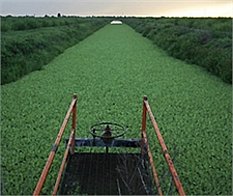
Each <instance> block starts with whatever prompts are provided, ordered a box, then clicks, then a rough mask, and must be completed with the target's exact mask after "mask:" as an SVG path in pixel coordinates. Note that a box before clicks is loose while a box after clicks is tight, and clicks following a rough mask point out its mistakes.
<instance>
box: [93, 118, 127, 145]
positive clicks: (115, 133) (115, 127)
mask: <svg viewBox="0 0 233 196" xmlns="http://www.w3.org/2000/svg"><path fill="white" fill-rule="evenodd" d="M125 131H126V128H125V127H124V126H122V125H120V124H117V123H112V122H101V123H98V124H95V125H92V126H91V128H90V133H91V135H92V136H93V137H94V138H95V137H98V138H101V139H103V140H104V141H108V140H109V141H111V140H113V139H114V138H118V137H121V136H123V135H124V134H125Z"/></svg>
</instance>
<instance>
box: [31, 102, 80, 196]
mask: <svg viewBox="0 0 233 196" xmlns="http://www.w3.org/2000/svg"><path fill="white" fill-rule="evenodd" d="M76 102H77V98H75V97H73V99H72V102H71V104H70V107H69V109H68V111H67V113H66V116H65V119H64V121H63V123H62V126H61V128H60V130H59V133H58V135H57V138H56V140H55V143H54V144H53V147H52V150H51V152H50V154H49V157H48V159H47V162H46V164H45V166H44V169H43V171H42V173H41V176H40V179H39V180H38V182H37V185H36V188H35V190H34V192H33V195H40V192H41V190H42V187H43V185H44V183H45V180H46V177H47V175H48V172H49V170H50V167H51V165H52V163H53V160H54V157H55V154H56V151H57V149H58V146H59V144H60V142H61V138H62V135H63V133H64V131H65V128H66V126H67V123H68V120H69V118H70V114H71V112H72V110H73V107H74V105H75V104H76Z"/></svg>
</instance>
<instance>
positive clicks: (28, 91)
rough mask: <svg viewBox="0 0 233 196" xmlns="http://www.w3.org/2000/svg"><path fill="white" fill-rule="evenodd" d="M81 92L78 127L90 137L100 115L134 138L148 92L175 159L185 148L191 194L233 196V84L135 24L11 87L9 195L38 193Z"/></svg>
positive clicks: (6, 146)
mask: <svg viewBox="0 0 233 196" xmlns="http://www.w3.org/2000/svg"><path fill="white" fill-rule="evenodd" d="M74 92H77V93H78V96H79V101H78V130H77V133H78V134H79V135H80V136H85V137H87V136H89V134H88V132H87V130H88V129H89V127H90V126H91V125H92V124H95V123H97V122H99V121H114V122H118V123H121V124H124V125H128V126H129V128H130V130H133V131H131V132H129V133H127V136H128V137H139V130H140V124H141V112H142V97H143V95H147V96H148V98H149V102H150V105H151V107H152V110H153V112H154V114H155V116H156V119H157V121H158V124H159V127H160V129H161V132H162V134H163V136H164V139H165V141H166V143H167V146H168V148H169V150H170V152H171V156H172V157H174V156H175V155H174V154H175V150H174V146H175V147H176V149H178V150H177V151H176V159H175V166H176V168H177V171H178V173H179V174H180V179H181V181H182V182H183V185H184V189H185V191H186V193H187V194H197V195H204V194H209V195H216V194H224V195H231V194H232V182H231V180H232V172H231V171H232V170H231V166H232V157H231V155H232V154H231V153H232V143H231V142H232V141H231V139H232V135H231V134H232V131H231V129H232V127H231V123H232V121H231V117H232V112H231V111H232V110H231V109H232V107H231V104H232V103H231V101H232V95H231V92H232V87H231V85H229V84H226V83H223V82H222V81H221V80H220V79H218V78H217V77H215V76H212V75H211V74H209V73H207V72H206V71H204V70H203V69H202V68H200V67H196V66H193V65H189V64H186V63H184V62H182V61H179V60H176V59H174V58H171V57H168V56H167V55H166V54H165V52H163V51H162V50H160V49H159V48H157V47H156V46H154V45H153V44H152V43H151V42H150V41H149V40H147V39H145V38H143V37H142V36H141V35H140V34H137V33H135V32H134V31H133V30H132V29H131V28H130V27H128V26H126V25H122V26H110V25H107V26H106V27H104V28H102V29H100V30H99V31H98V32H96V33H94V34H93V35H91V36H90V37H88V38H87V39H85V40H84V41H82V42H80V43H79V44H77V45H75V46H74V47H72V48H69V49H67V50H66V51H65V52H64V53H63V54H61V55H60V56H58V57H57V58H55V59H54V60H53V61H52V62H51V63H49V64H48V65H46V66H45V67H44V69H42V70H41V71H36V72H33V73H31V74H29V75H28V76H25V77H24V78H22V79H21V80H18V81H17V82H14V83H10V84H6V85H3V86H2V97H1V99H2V108H1V118H2V119H1V120H2V130H1V137H2V139H1V146H2V149H1V158H2V160H1V161H2V173H1V174H2V194H32V192H33V189H34V187H35V185H36V183H37V180H38V178H39V175H40V172H41V170H42V168H43V166H44V164H45V161H46V159H47V156H48V153H49V151H50V148H51V145H52V143H53V142H54V140H55V138H56V135H57V132H58V129H59V127H60V125H61V123H62V120H63V118H64V115H65V113H66V110H67V108H68V105H69V103H70V100H71V96H72V94H73V93H74ZM148 132H152V129H151V127H149V130H148ZM150 139H151V138H150ZM150 141H152V140H150ZM151 148H152V150H153V152H156V151H158V152H160V151H159V150H158V149H156V145H155V144H152V146H151ZM177 152H179V153H177ZM58 156H59V154H58ZM155 157H156V156H155ZM59 161H60V160H56V161H55V165H56V164H57V163H58V162H59ZM56 169H57V168H56V167H55V169H53V168H52V174H51V176H50V177H49V179H48V182H47V183H46V187H45V189H44V191H43V192H44V193H47V194H49V193H50V192H47V191H48V189H50V188H51V186H52V184H53V182H54V181H53V180H52V178H53V177H55V174H56V172H57V170H56ZM51 190H52V189H51Z"/></svg>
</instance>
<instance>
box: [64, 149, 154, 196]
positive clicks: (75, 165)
mask: <svg viewBox="0 0 233 196" xmlns="http://www.w3.org/2000/svg"><path fill="white" fill-rule="evenodd" d="M152 189H153V186H152V178H151V175H150V169H149V168H148V163H147V161H145V160H144V159H142V158H141V154H138V153H137V154H135V153H117V154H114V153H108V154H106V153H94V154H92V153H75V154H74V155H71V156H70V158H69V160H68V163H67V167H66V170H65V174H64V177H63V181H62V184H61V188H60V194H63V195H65V194H69V195H74V194H88V195H148V194H153V191H152Z"/></svg>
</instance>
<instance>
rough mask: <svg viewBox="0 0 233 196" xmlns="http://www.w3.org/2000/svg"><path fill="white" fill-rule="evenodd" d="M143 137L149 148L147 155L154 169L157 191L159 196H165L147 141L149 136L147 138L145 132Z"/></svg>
mask: <svg viewBox="0 0 233 196" xmlns="http://www.w3.org/2000/svg"><path fill="white" fill-rule="evenodd" d="M142 136H143V141H144V144H145V145H146V148H147V154H148V158H149V162H150V165H151V168H152V173H153V177H154V182H155V185H156V188H157V191H158V195H163V193H162V189H161V186H160V183H159V177H158V173H157V170H156V168H155V163H154V161H153V155H152V153H151V151H150V147H149V144H148V141H147V136H146V132H145V131H143V132H142Z"/></svg>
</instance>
